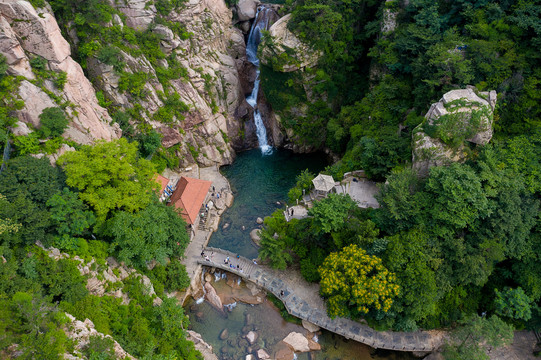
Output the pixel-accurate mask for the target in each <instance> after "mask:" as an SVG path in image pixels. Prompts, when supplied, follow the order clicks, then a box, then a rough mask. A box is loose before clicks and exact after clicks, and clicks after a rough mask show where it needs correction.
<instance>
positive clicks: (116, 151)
mask: <svg viewBox="0 0 541 360" xmlns="http://www.w3.org/2000/svg"><path fill="white" fill-rule="evenodd" d="M58 164H60V165H61V166H62V167H63V168H64V171H65V172H66V176H67V179H66V183H67V184H68V185H69V186H72V187H75V188H77V189H79V191H80V194H79V197H80V198H81V199H82V200H83V201H85V202H87V203H88V204H89V205H90V206H91V207H92V208H93V209H94V211H95V212H96V215H97V218H98V220H99V221H103V220H105V219H106V217H107V215H108V214H109V213H110V212H111V211H118V210H124V211H127V212H134V211H137V210H139V209H142V208H144V207H146V206H147V205H149V204H150V202H151V199H152V196H153V193H154V192H153V190H155V189H156V188H157V186H158V185H157V184H156V182H155V181H153V180H152V176H153V174H154V166H153V165H152V163H151V162H149V161H147V160H145V159H140V158H138V157H137V143H128V141H127V140H126V139H124V138H121V139H119V140H115V141H111V142H105V141H97V142H96V144H95V145H94V146H83V147H82V148H81V150H78V151H70V152H67V153H65V154H64V155H62V156H61V157H60V158H59V159H58Z"/></svg>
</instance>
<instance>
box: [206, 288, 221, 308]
mask: <svg viewBox="0 0 541 360" xmlns="http://www.w3.org/2000/svg"><path fill="white" fill-rule="evenodd" d="M205 290H206V293H205V299H206V300H207V301H208V302H209V303H210V304H211V305H212V306H214V307H215V308H216V309H218V310H220V311H223V308H224V306H223V304H222V300H221V299H220V297H219V296H218V294H217V293H216V289H214V287H213V286H212V284H211V283H205Z"/></svg>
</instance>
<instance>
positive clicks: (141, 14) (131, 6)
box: [109, 0, 156, 30]
mask: <svg viewBox="0 0 541 360" xmlns="http://www.w3.org/2000/svg"><path fill="white" fill-rule="evenodd" d="M109 3H110V4H111V6H114V7H116V8H117V9H118V10H120V11H121V12H122V13H123V14H124V15H126V23H127V25H128V26H129V27H132V28H134V29H140V30H144V29H146V28H147V27H148V25H150V23H151V22H152V21H153V20H154V18H155V17H156V7H155V6H154V4H153V3H152V2H148V1H146V0H130V1H115V0H109Z"/></svg>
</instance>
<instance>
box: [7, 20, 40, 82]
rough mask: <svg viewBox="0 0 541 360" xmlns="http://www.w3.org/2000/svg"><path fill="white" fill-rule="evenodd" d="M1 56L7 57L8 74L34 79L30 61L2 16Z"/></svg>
mask: <svg viewBox="0 0 541 360" xmlns="http://www.w3.org/2000/svg"><path fill="white" fill-rule="evenodd" d="M0 54H3V55H4V56H5V57H6V60H7V64H8V65H9V67H8V74H10V75H15V76H24V77H26V78H28V79H34V73H33V72H32V68H31V67H30V61H29V60H28V58H27V57H26V54H25V53H24V49H23V47H22V46H21V44H19V41H18V40H17V38H16V35H15V33H14V32H13V30H12V29H11V26H10V25H9V23H8V22H7V20H6V19H5V18H4V17H3V16H2V15H0Z"/></svg>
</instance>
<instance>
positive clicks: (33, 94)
mask: <svg viewBox="0 0 541 360" xmlns="http://www.w3.org/2000/svg"><path fill="white" fill-rule="evenodd" d="M0 49H1V50H2V53H5V54H6V55H7V58H8V64H9V68H8V73H10V74H13V75H21V76H25V77H26V78H28V79H34V78H35V76H34V74H32V73H31V69H30V65H29V60H28V57H27V55H26V54H29V55H30V56H32V57H35V56H40V57H42V58H44V59H45V60H47V67H48V69H49V70H52V71H54V72H55V73H60V72H65V73H66V77H67V80H66V83H65V85H64V88H63V89H59V88H56V87H55V86H54V85H53V83H52V82H51V81H49V80H47V81H45V82H44V85H43V86H44V88H39V89H36V86H35V85H32V86H30V83H29V82H27V81H23V82H22V83H21V84H22V88H21V89H20V92H19V95H20V98H21V99H22V100H23V101H25V108H24V109H23V110H22V111H20V112H19V113H18V117H19V119H20V120H21V121H22V122H25V123H28V124H30V123H32V124H33V125H37V124H39V119H38V116H39V115H40V114H41V110H43V109H44V108H45V107H51V106H59V105H60V104H58V103H57V102H56V101H54V99H52V98H51V97H50V96H49V95H47V94H46V92H45V90H48V91H50V92H52V93H53V94H54V95H56V96H57V97H58V98H59V99H61V101H62V102H67V103H70V104H72V105H70V106H68V107H67V108H66V112H67V113H68V115H70V116H71V122H70V124H69V127H68V129H67V130H66V132H65V133H64V137H66V138H70V139H72V140H74V141H75V142H78V143H80V144H90V143H92V142H93V141H94V140H96V139H106V140H112V139H116V138H118V137H120V134H121V132H120V129H119V128H118V126H111V125H110V122H111V118H110V117H109V114H108V113H107V111H106V110H105V109H103V108H102V107H101V106H99V105H98V101H97V99H96V94H95V92H94V89H93V87H92V84H90V82H89V81H88V79H87V78H86V77H85V76H84V74H83V70H82V68H81V66H79V64H77V63H76V62H75V61H74V60H73V59H72V58H71V56H70V54H71V51H70V46H69V44H68V42H67V41H66V40H65V39H64V38H63V37H62V34H61V33H60V29H59V27H58V24H57V23H56V20H55V18H54V16H53V15H52V14H50V13H48V12H47V11H46V9H41V10H40V13H39V14H38V13H37V11H36V10H35V9H34V8H33V6H32V5H31V4H30V3H29V2H27V1H15V0H0Z"/></svg>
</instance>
